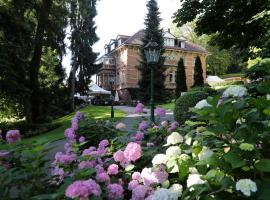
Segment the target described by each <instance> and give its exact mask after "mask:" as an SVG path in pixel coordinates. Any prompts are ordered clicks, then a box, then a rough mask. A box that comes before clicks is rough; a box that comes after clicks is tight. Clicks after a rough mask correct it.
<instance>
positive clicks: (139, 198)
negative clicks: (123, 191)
mask: <svg viewBox="0 0 270 200" xmlns="http://www.w3.org/2000/svg"><path fill="white" fill-rule="evenodd" d="M148 191H150V188H149V187H147V186H145V185H138V186H137V187H135V188H134V189H133V190H132V200H143V199H145V197H146V195H147V192H148Z"/></svg>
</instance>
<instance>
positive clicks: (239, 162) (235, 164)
mask: <svg viewBox="0 0 270 200" xmlns="http://www.w3.org/2000/svg"><path fill="white" fill-rule="evenodd" d="M224 159H225V161H226V162H229V163H230V164H231V165H232V168H233V169H235V168H239V167H243V166H244V165H245V164H246V161H244V160H243V159H242V158H241V157H240V156H239V155H238V154H236V153H234V152H229V153H226V154H225V155H224Z"/></svg>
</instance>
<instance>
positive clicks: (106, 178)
mask: <svg viewBox="0 0 270 200" xmlns="http://www.w3.org/2000/svg"><path fill="white" fill-rule="evenodd" d="M96 180H97V181H98V182H105V183H109V182H110V181H111V179H110V177H109V175H108V174H107V173H106V172H101V173H98V174H97V175H96Z"/></svg>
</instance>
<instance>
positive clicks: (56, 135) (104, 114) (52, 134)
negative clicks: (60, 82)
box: [0, 105, 126, 149]
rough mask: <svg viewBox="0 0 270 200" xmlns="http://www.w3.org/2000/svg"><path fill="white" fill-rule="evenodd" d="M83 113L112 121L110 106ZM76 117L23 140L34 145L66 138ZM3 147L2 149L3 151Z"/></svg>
mask: <svg viewBox="0 0 270 200" xmlns="http://www.w3.org/2000/svg"><path fill="white" fill-rule="evenodd" d="M80 111H81V112H83V113H84V114H85V115H86V116H88V117H91V118H93V119H110V117H111V107H110V106H93V105H91V106H87V107H85V108H83V109H81V110H80ZM73 116H74V113H71V114H69V115H66V116H64V117H61V118H59V119H56V120H55V122H61V123H62V124H63V125H62V126H61V127H59V128H57V129H54V130H52V131H49V132H47V133H44V134H41V135H38V136H34V137H31V138H26V139H23V140H22V142H23V143H33V142H34V141H39V142H42V143H43V142H44V143H46V142H52V141H56V140H59V139H62V138H64V130H65V129H67V128H69V127H70V121H71V118H72V117H73ZM114 116H115V120H119V119H120V118H122V117H125V116H126V113H125V112H123V111H121V110H117V109H115V110H114ZM3 146H5V145H2V146H1V147H0V149H3Z"/></svg>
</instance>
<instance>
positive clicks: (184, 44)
mask: <svg viewBox="0 0 270 200" xmlns="http://www.w3.org/2000/svg"><path fill="white" fill-rule="evenodd" d="M180 43H181V48H182V49H184V48H186V43H185V42H184V41H181V42H180Z"/></svg>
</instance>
